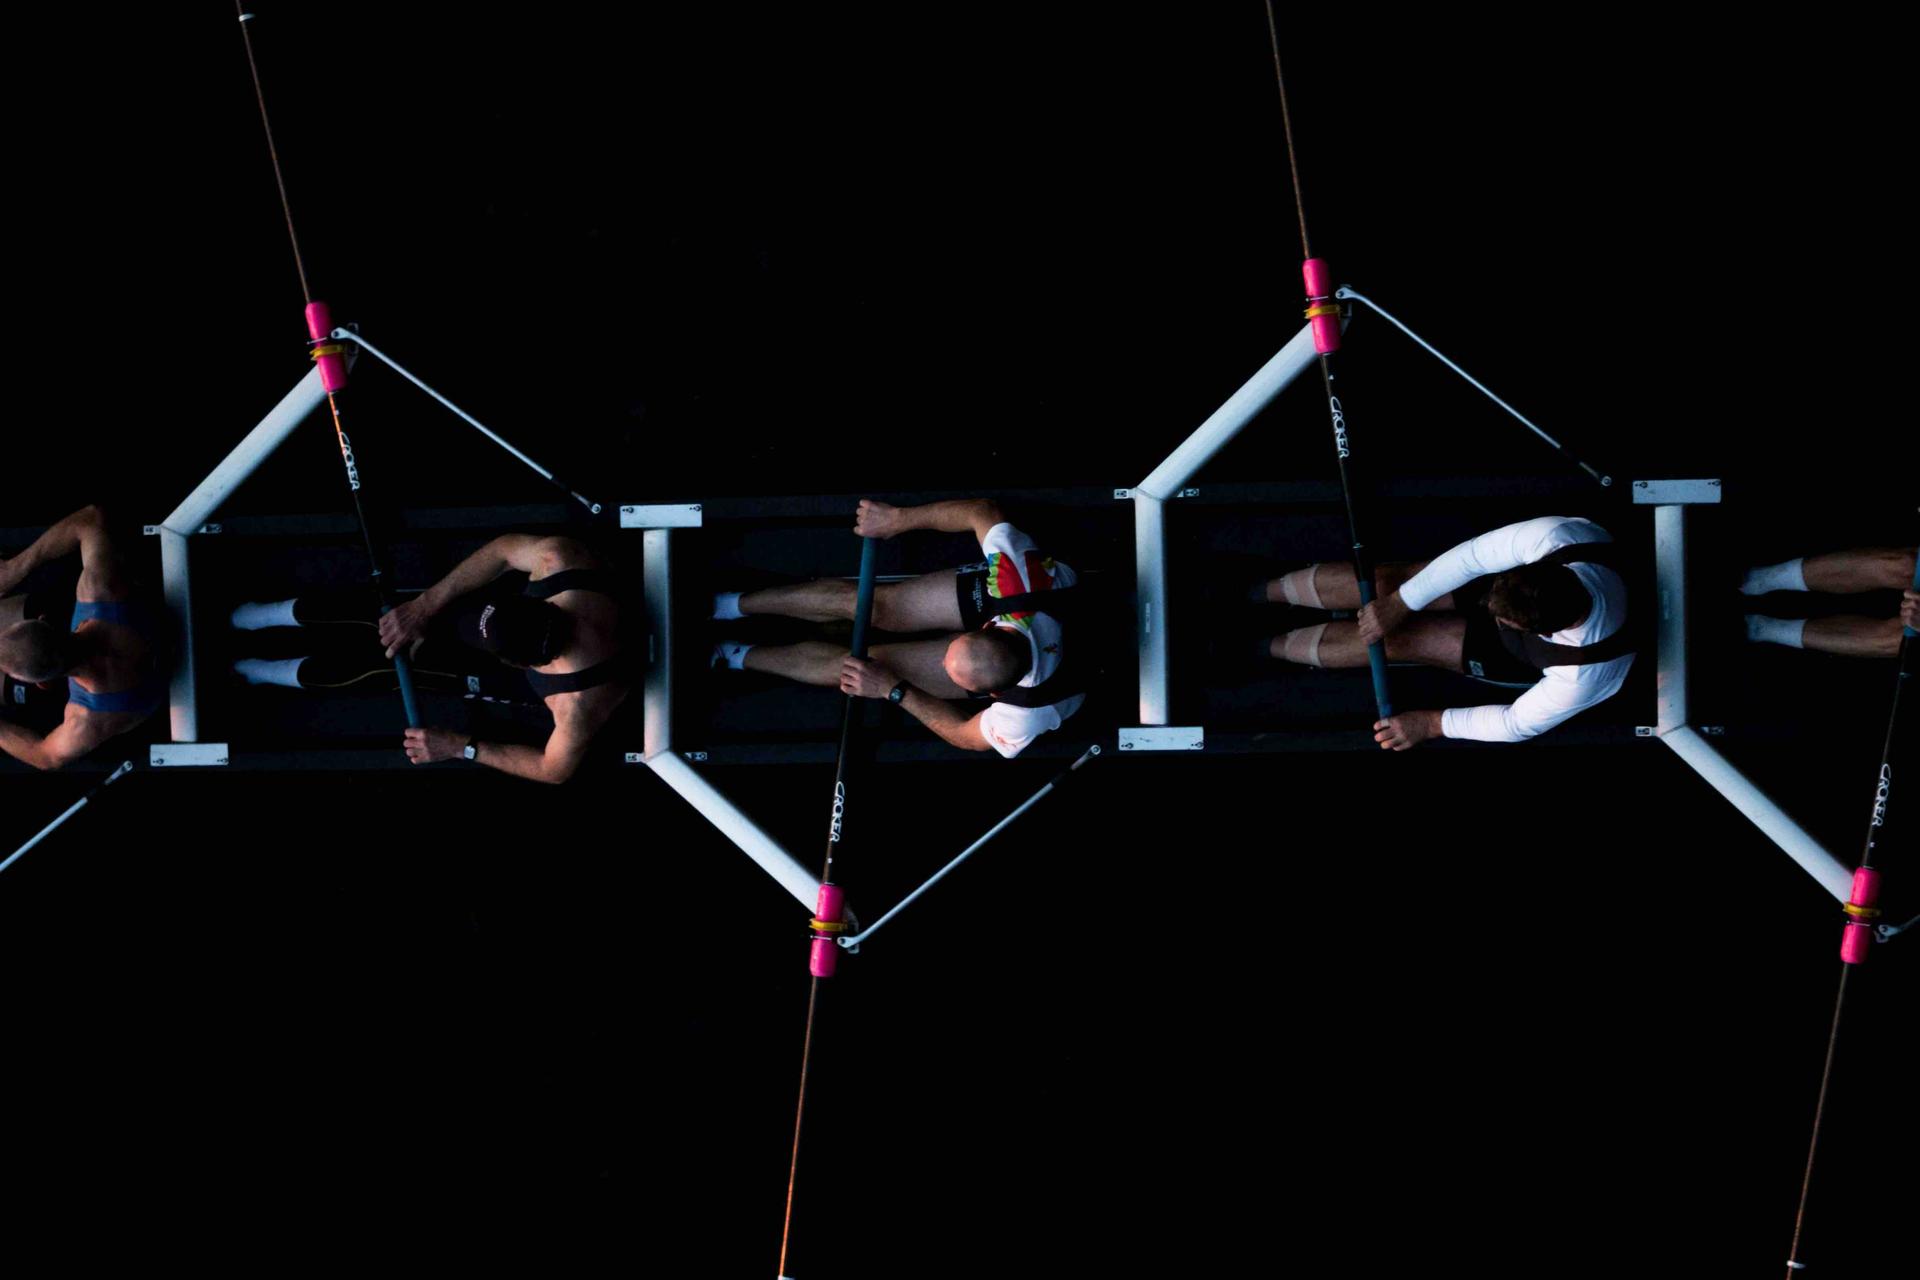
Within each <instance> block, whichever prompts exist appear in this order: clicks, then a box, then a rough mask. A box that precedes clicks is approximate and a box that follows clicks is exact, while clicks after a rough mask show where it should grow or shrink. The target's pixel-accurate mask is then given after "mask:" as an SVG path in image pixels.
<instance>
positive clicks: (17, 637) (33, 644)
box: [0, 618, 74, 684]
mask: <svg viewBox="0 0 1920 1280" xmlns="http://www.w3.org/2000/svg"><path fill="white" fill-rule="evenodd" d="M71 649H72V644H71V641H70V640H69V638H68V636H67V635H66V634H65V633H63V632H62V631H60V629H59V628H57V627H54V626H50V625H49V624H48V623H47V621H46V619H44V618H29V619H27V620H26V621H25V622H16V623H14V624H13V625H12V626H10V627H8V628H7V629H6V630H5V631H0V671H5V672H6V673H7V674H8V675H10V676H12V677H13V678H14V679H15V680H19V681H22V682H23V683H26V684H38V683H40V682H41V681H43V680H52V679H55V678H56V677H59V676H63V675H65V674H67V672H68V671H70V670H71V669H72V668H73V665H74V664H73V655H72V653H71Z"/></svg>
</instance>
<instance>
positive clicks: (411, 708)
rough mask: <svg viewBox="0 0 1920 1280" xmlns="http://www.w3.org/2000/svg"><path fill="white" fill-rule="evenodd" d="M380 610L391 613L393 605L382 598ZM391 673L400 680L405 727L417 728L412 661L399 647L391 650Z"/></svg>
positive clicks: (417, 708)
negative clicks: (405, 715)
mask: <svg viewBox="0 0 1920 1280" xmlns="http://www.w3.org/2000/svg"><path fill="white" fill-rule="evenodd" d="M380 612H381V614H382V616H384V615H386V614H389V613H392V612H393V606H392V605H390V604H388V603H387V602H386V601H384V600H382V601H381V602H380ZM393 674H394V675H395V676H397V677H398V678H399V680H400V705H401V706H402V707H403V708H405V709H406V713H407V728H409V729H418V728H419V727H420V724H421V721H420V695H419V694H417V693H415V692H414V690H413V663H411V662H410V661H408V660H407V655H406V654H404V653H402V652H401V651H400V650H399V649H395V650H394V651H393Z"/></svg>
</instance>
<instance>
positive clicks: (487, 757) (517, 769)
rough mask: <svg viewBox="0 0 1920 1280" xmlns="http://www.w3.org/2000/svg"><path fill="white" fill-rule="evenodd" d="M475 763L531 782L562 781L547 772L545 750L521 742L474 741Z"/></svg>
mask: <svg viewBox="0 0 1920 1280" xmlns="http://www.w3.org/2000/svg"><path fill="white" fill-rule="evenodd" d="M474 764H484V766H486V768H490V770H499V771H501V773H513V775H515V777H524V779H526V781H530V783H555V781H561V779H557V777H551V775H549V773H547V768H545V766H547V756H545V752H541V750H540V748H536V747H524V745H520V743H480V741H474Z"/></svg>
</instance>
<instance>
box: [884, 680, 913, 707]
mask: <svg viewBox="0 0 1920 1280" xmlns="http://www.w3.org/2000/svg"><path fill="white" fill-rule="evenodd" d="M912 687H913V686H912V685H910V684H908V683H907V682H906V681H905V680H902V681H901V682H900V683H899V684H897V685H895V686H893V688H892V689H889V690H888V691H887V701H888V702H899V701H900V700H901V699H903V698H905V697H906V696H907V690H908V689H911V688H912Z"/></svg>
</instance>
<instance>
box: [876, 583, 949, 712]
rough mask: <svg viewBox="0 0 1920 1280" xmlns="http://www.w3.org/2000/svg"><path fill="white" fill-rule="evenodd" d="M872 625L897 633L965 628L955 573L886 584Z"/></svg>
mask: <svg viewBox="0 0 1920 1280" xmlns="http://www.w3.org/2000/svg"><path fill="white" fill-rule="evenodd" d="M873 625H874V626H876V627H878V628H880V629H881V630H882V631H894V632H909V631H958V630H960V629H961V628H962V627H963V626H965V625H966V624H965V622H964V621H963V620H962V618H961V616H960V596H959V592H958V590H957V588H956V587H955V574H954V571H953V570H952V569H942V570H940V571H939V572H938V573H923V574H921V575H920V576H919V577H917V578H908V579H907V580H906V581H904V582H889V583H885V584H883V585H882V586H881V587H879V588H878V589H877V590H876V591H875V592H874V596H873ZM941 643H942V645H943V646H944V644H945V643H946V642H945V641H942V642H941ZM915 683H916V684H918V683H919V682H918V681H915ZM922 687H924V686H922Z"/></svg>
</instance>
